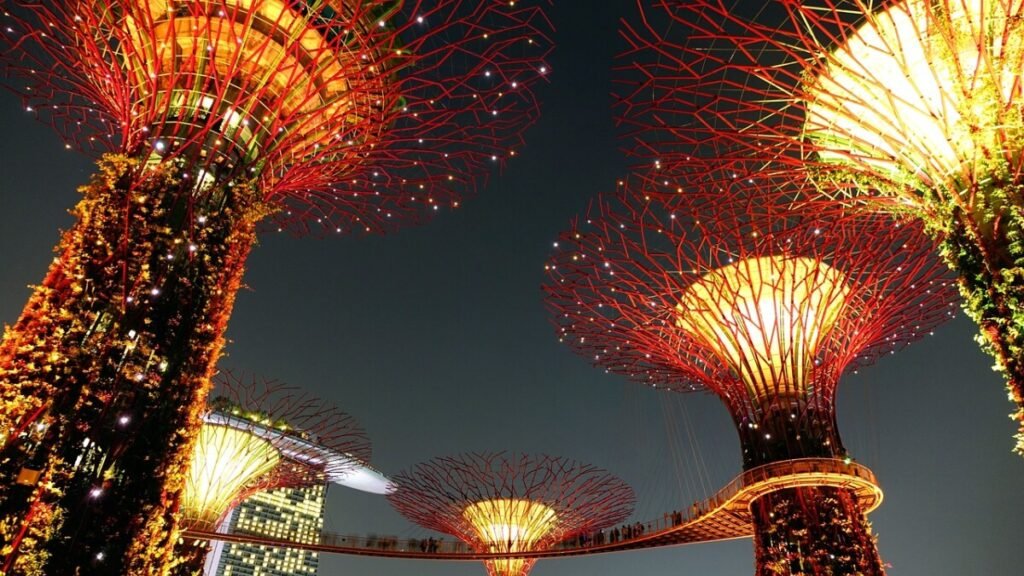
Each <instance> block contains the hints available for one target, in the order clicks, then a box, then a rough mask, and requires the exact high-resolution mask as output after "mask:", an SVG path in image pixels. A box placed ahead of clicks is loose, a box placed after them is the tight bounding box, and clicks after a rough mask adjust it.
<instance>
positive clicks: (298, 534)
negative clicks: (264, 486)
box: [206, 485, 326, 576]
mask: <svg viewBox="0 0 1024 576" xmlns="http://www.w3.org/2000/svg"><path fill="white" fill-rule="evenodd" d="M325 497H326V489H325V487H324V486H322V485H317V486H309V487H306V488H280V489H276V490H269V491H266V492H257V493H255V494H253V495H252V496H250V497H249V498H247V499H245V500H244V501H242V502H241V503H239V504H238V506H236V507H235V508H234V509H233V510H232V511H231V514H230V515H229V516H228V518H227V520H226V523H225V525H224V526H223V527H222V531H225V532H242V533H249V534H259V535H262V536H268V537H272V538H285V539H288V540H292V541H295V542H317V541H319V539H320V532H321V530H323V524H324V501H325ZM318 560H319V558H318V555H317V553H316V552H311V551H308V550H297V549H292V548H275V547H272V546H264V545H259V544H245V543H234V542H232V543H225V542H216V543H214V544H213V546H212V550H211V552H210V555H209V557H208V558H207V560H206V574H211V575H216V576H300V575H305V574H308V575H310V576H315V575H316V573H317V566H318Z"/></svg>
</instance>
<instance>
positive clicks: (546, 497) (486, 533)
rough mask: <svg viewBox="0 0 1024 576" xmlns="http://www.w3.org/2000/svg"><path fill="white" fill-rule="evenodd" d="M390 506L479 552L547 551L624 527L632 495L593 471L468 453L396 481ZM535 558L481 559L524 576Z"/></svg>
mask: <svg viewBox="0 0 1024 576" xmlns="http://www.w3.org/2000/svg"><path fill="white" fill-rule="evenodd" d="M393 481H394V483H395V490H394V491H393V492H391V493H390V494H388V500H390V501H391V504H392V505H393V506H394V507H395V508H396V509H397V510H398V511H399V512H401V513H402V514H403V515H404V516H405V517H406V518H408V519H409V520H411V521H413V522H415V523H416V524H419V525H420V526H423V527H424V528H429V529H431V530H437V531H439V532H444V533H446V534H451V535H453V536H455V537H456V538H458V539H459V540H462V541H463V542H466V543H467V544H469V546H470V547H471V548H473V550H476V551H477V552H500V553H515V552H528V551H534V550H544V549H547V548H549V547H551V546H552V545H554V544H556V543H558V542H562V541H564V540H568V539H570V538H573V537H575V536H577V535H579V534H582V533H585V532H589V531H593V530H599V529H601V528H604V527H607V526H611V525H613V524H616V523H618V522H621V521H622V520H625V519H626V518H627V517H628V516H629V515H630V514H631V513H632V511H633V504H634V502H635V497H634V495H633V489H632V488H630V487H629V485H627V484H626V483H625V482H623V481H622V480H619V479H618V478H616V477H614V476H612V475H610V474H608V473H607V472H605V471H604V470H601V469H599V468H595V467H593V466H590V465H587V464H582V463H579V462H575V461H573V460H568V459H565V458H558V457H553V456H530V455H527V454H516V453H506V452H498V453H471V454H463V455H459V456H452V457H444V458H435V459H433V460H429V461H427V462H423V463H421V464H417V465H416V466H414V467H413V468H412V469H410V470H408V471H406V472H402V473H400V474H398V475H396V476H394V478H393ZM536 562H537V560H536V558H498V559H492V560H485V561H484V565H485V566H486V567H487V573H488V574H490V575H491V576H526V574H528V573H529V572H530V569H531V568H533V565H534V564H535V563H536Z"/></svg>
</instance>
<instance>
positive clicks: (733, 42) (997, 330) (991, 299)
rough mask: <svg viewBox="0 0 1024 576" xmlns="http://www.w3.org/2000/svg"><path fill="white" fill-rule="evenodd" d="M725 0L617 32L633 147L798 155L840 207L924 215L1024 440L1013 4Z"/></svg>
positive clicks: (1020, 120)
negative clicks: (762, 5)
mask: <svg viewBox="0 0 1024 576" xmlns="http://www.w3.org/2000/svg"><path fill="white" fill-rule="evenodd" d="M726 4H727V3H726V2H724V1H723V0H698V1H696V2H682V1H672V2H668V3H665V4H664V5H663V6H661V7H660V8H658V9H655V10H651V11H650V12H649V13H648V14H647V17H646V18H645V21H647V22H662V23H663V24H664V26H657V25H656V26H636V27H632V28H630V29H629V30H628V32H627V36H628V37H629V39H630V43H631V45H632V46H633V48H634V49H633V50H631V52H630V56H629V57H630V61H631V64H630V65H628V66H626V68H631V69H632V70H633V71H634V73H632V74H630V73H627V74H626V75H625V76H626V77H625V78H624V79H623V82H624V83H625V84H627V85H628V88H627V89H626V90H625V92H626V93H628V94H630V96H629V97H628V98H627V100H628V104H627V106H626V107H627V109H628V115H629V116H630V119H629V122H630V123H631V124H632V125H633V126H635V127H636V134H637V135H638V137H637V139H636V142H637V145H636V146H635V147H634V150H633V151H634V152H635V153H636V154H638V155H640V156H642V157H645V158H647V159H649V160H650V161H652V163H653V162H654V161H655V160H660V161H662V162H665V163H667V164H673V163H675V162H678V161H682V160H684V159H685V158H688V157H697V156H706V157H707V156H716V157H718V158H726V159H736V160H739V161H741V162H754V163H758V162H759V163H763V164H765V165H770V164H781V165H785V166H791V167H799V168H800V169H804V170H807V171H808V172H809V173H810V174H811V175H812V177H813V178H815V179H816V181H817V183H818V184H819V185H820V186H821V189H822V192H823V194H824V195H827V196H830V197H833V198H834V199H835V200H836V205H839V204H851V203H852V204H864V205H868V206H871V207H873V208H876V209H879V210H882V211H889V212H896V213H900V214H910V215H913V216H915V217H918V218H921V219H922V221H923V222H924V224H925V226H924V229H925V232H926V233H928V234H930V235H931V236H932V237H933V238H934V239H935V240H937V241H938V244H939V253H940V255H941V256H942V258H943V259H944V260H945V262H946V264H947V265H949V266H950V268H952V269H953V270H955V271H956V272H957V274H958V276H959V278H960V283H959V287H960V290H961V293H962V295H963V302H964V310H965V311H966V312H967V313H968V315H970V316H971V318H973V319H974V321H975V322H976V323H977V324H978V326H979V328H980V334H979V336H980V337H979V341H980V342H981V343H982V347H983V348H984V349H985V350H986V351H987V352H988V353H990V354H991V355H992V356H993V357H994V358H995V360H996V365H997V366H998V367H999V369H1000V370H1001V371H1002V372H1003V373H1004V374H1005V375H1006V376H1007V379H1008V389H1009V394H1010V398H1011V400H1012V401H1013V402H1015V403H1016V405H1017V410H1016V412H1015V413H1014V418H1015V420H1017V421H1018V423H1019V425H1020V427H1021V428H1020V430H1021V433H1020V434H1019V435H1018V442H1017V450H1018V452H1021V454H1024V316H1022V315H1020V314H1018V313H1017V312H1016V311H1017V310H1020V309H1021V308H1022V307H1024V288H1022V286H1024V284H1022V283H1021V282H1020V280H1019V279H1020V278H1021V276H1022V274H1024V268H1022V266H1021V262H1022V260H1021V256H1022V254H1024V248H1022V247H1021V246H1020V242H1019V240H1018V238H1019V237H1020V236H1021V234H1022V232H1024V195H1022V194H1021V186H1022V182H1021V177H1020V174H1021V173H1022V172H1024V154H1022V153H1021V152H1022V144H1021V142H1022V138H1021V136H1022V135H1024V112H1022V107H1021V102H1020V99H1021V90H1020V76H1021V69H1022V67H1024V6H1022V5H1021V4H1020V3H1017V2H1009V1H1004V0H995V1H988V0H935V1H932V0H902V1H898V2H884V3H883V2H878V1H871V0H814V1H810V2H807V1H801V0H781V1H780V2H777V3H775V5H776V6H777V7H778V8H779V9H778V10H766V11H763V12H760V13H759V15H758V16H757V17H756V18H752V17H749V16H744V15H743V14H744V11H737V10H734V9H733V7H732V6H727V5H726ZM751 13H752V12H751ZM669 21H671V24H669ZM662 31H663V32H662ZM669 53H671V54H678V55H679V58H678V59H677V60H673V61H671V62H669V61H666V60H665V58H664V55H665V54H669ZM817 208H818V209H821V208H822V206H821V205H820V204H819V205H817Z"/></svg>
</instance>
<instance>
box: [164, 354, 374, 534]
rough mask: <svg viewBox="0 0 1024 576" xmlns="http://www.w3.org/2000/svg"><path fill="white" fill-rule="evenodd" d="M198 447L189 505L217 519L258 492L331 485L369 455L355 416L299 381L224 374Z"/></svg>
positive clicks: (186, 508)
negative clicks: (290, 382) (296, 384)
mask: <svg viewBox="0 0 1024 576" xmlns="http://www.w3.org/2000/svg"><path fill="white" fill-rule="evenodd" d="M218 388H219V389H218V390H216V391H215V394H217V395H216V397H215V398H213V399H212V400H211V401H210V402H209V411H208V412H207V413H206V415H205V416H204V417H203V422H204V424H203V427H202V429H201V430H200V436H199V439H198V440H197V442H196V447H195V450H194V451H193V453H192V463H191V465H190V467H189V474H188V480H187V483H186V487H185V492H184V496H183V498H182V511H183V513H184V514H185V516H186V517H188V518H190V519H191V520H192V521H193V522H194V524H193V526H194V527H195V528H199V529H202V528H209V527H211V526H215V525H216V524H217V523H218V522H219V521H220V519H221V518H222V517H223V515H224V514H225V513H227V511H228V510H229V509H230V508H231V507H232V506H234V505H235V504H237V503H238V502H240V501H242V500H244V499H245V498H247V497H248V496H250V495H251V494H253V493H255V492H258V491H262V490H271V489H274V488H295V487H299V486H309V485H313V484H324V483H326V482H328V481H330V480H331V478H337V477H343V476H344V475H345V474H347V473H350V472H353V471H355V470H356V469H357V468H358V467H360V466H362V465H365V463H366V462H369V459H370V441H369V438H367V436H366V433H365V431H364V430H363V429H362V427H361V426H359V424H358V423H357V422H356V421H355V419H354V418H353V417H352V416H350V415H348V414H345V413H344V412H341V411H340V410H338V409H337V408H335V407H333V406H330V405H326V404H324V402H323V401H322V400H320V399H318V398H314V397H312V396H310V395H308V394H306V393H304V392H301V391H300V390H299V389H298V388H295V387H291V386H286V385H283V384H280V383H278V382H275V381H271V380H259V379H257V378H255V377H252V378H244V377H241V376H236V375H233V374H230V373H224V374H222V375H221V376H220V377H219V378H218Z"/></svg>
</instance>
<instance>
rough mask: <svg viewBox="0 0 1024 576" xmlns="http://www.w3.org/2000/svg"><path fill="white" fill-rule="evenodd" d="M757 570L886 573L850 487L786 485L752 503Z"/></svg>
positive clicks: (765, 574)
mask: <svg viewBox="0 0 1024 576" xmlns="http://www.w3.org/2000/svg"><path fill="white" fill-rule="evenodd" d="M751 512H752V514H753V517H754V546H755V553H754V554H755V561H756V563H757V572H756V574H757V576H778V575H780V574H785V575H805V574H806V575H814V576H820V575H829V576H840V575H850V576H852V575H863V576H875V575H881V574H884V573H885V572H884V570H883V568H882V562H881V560H880V559H879V556H878V549H877V546H876V545H875V539H874V537H872V536H871V529H870V525H869V524H868V522H867V520H866V519H865V517H864V512H863V510H862V508H861V506H860V505H859V503H858V502H857V499H856V496H854V495H853V493H852V492H851V491H850V490H846V489H842V488H831V487H818V488H787V489H784V490H779V491H776V492H772V493H771V494H767V495H765V496H763V497H761V498H759V499H757V500H755V501H754V502H753V504H751Z"/></svg>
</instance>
